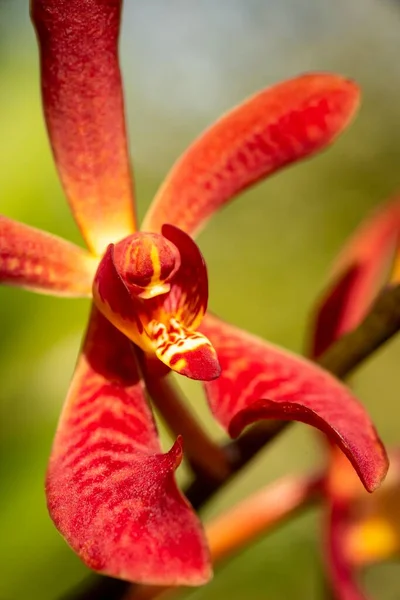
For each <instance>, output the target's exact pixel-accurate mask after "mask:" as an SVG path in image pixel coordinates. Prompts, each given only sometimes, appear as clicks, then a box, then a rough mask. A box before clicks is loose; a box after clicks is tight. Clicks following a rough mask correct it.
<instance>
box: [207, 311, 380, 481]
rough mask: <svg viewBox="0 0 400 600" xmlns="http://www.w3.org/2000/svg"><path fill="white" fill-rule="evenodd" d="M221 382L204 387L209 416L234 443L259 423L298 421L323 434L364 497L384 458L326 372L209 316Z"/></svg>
mask: <svg viewBox="0 0 400 600" xmlns="http://www.w3.org/2000/svg"><path fill="white" fill-rule="evenodd" d="M200 331H201V332H202V333H204V334H205V335H206V336H207V337H208V338H209V339H210V340H211V343H212V344H213V346H214V348H215V349H216V351H217V354H218V359H219V362H220V364H221V369H222V373H221V376H220V377H219V378H218V379H217V380H215V381H213V382H209V383H207V384H206V386H205V387H206V392H207V396H208V401H209V404H210V407H211V410H212V412H213V414H214V416H215V417H216V419H217V420H218V421H219V422H220V423H221V425H222V426H223V427H225V428H226V429H227V430H228V432H229V433H230V435H231V436H232V437H237V436H238V435H239V434H240V433H241V432H242V431H243V429H244V428H245V427H246V426H247V425H250V424H251V423H254V422H255V421H258V420H260V419H280V420H296V421H302V422H304V423H308V424H309V425H313V426H314V427H317V428H318V429H320V430H321V431H323V432H324V433H325V434H326V435H327V436H328V437H329V438H330V439H332V440H333V441H334V442H335V443H336V444H337V445H338V446H339V448H340V449H341V450H342V451H343V452H344V453H345V454H346V456H347V457H348V458H349V460H350V461H351V463H352V464H353V466H354V468H355V469H356V471H357V473H358V475H359V477H360V479H361V481H362V482H363V484H364V486H365V487H366V488H367V490H368V491H373V490H374V489H375V488H377V487H378V486H379V484H380V483H381V481H382V479H383V478H384V476H385V474H386V471H387V468H388V462H387V456H386V453H385V450H384V448H383V446H382V443H381V442H380V440H379V438H378V436H377V433H376V431H375V429H374V427H373V425H372V423H371V421H370V419H369V417H368V415H367V413H366V412H365V410H364V408H363V407H362V405H361V404H360V403H359V402H358V401H357V400H356V398H355V397H354V396H352V394H351V393H350V391H349V390H348V389H347V388H346V387H345V386H344V385H343V384H341V383H340V382H339V381H338V380H337V379H335V378H334V377H333V376H332V375H330V374H329V373H328V372H326V371H324V370H322V369H321V368H320V367H318V366H316V365H313V364H312V363H311V362H309V361H307V360H306V359H303V358H301V357H297V356H295V355H292V354H290V353H289V352H287V351H285V350H282V349H280V348H277V347H275V346H273V345H272V344H269V343H266V342H265V341H263V340H261V339H260V338H257V337H255V336H253V335H250V334H248V333H246V332H244V331H242V330H240V329H237V328H235V327H233V326H231V325H228V324H227V323H224V322H222V321H221V320H219V319H218V318H216V317H214V316H212V315H210V314H207V315H206V317H205V318H204V320H203V323H202V325H201V327H200Z"/></svg>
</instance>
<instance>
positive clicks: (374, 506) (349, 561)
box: [326, 451, 400, 600]
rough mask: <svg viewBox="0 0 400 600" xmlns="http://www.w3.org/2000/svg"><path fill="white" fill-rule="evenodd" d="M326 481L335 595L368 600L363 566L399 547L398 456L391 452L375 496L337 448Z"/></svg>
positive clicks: (329, 562) (390, 555)
mask: <svg viewBox="0 0 400 600" xmlns="http://www.w3.org/2000/svg"><path fill="white" fill-rule="evenodd" d="M332 459H333V460H332V467H331V472H330V476H329V479H328V485H327V490H326V491H327V500H328V513H329V519H328V523H327V525H328V528H327V534H326V565H327V569H328V574H329V578H330V581H331V585H332V589H333V590H334V593H335V598H336V597H337V598H338V599H340V600H366V597H367V596H366V595H365V593H364V592H363V590H362V589H361V586H360V581H359V570H360V569H361V568H362V567H365V566H366V565H368V564H372V563H377V562H381V561H384V560H387V559H390V558H394V557H395V556H397V555H398V553H399V550H400V512H399V500H400V455H399V452H398V451H397V452H392V453H391V454H390V459H391V461H390V469H389V472H388V476H387V478H386V480H385V482H384V484H383V485H382V487H381V488H380V489H379V490H378V491H377V492H376V493H375V494H373V495H372V496H369V495H366V494H365V493H363V490H362V488H361V486H360V484H359V482H357V481H356V480H355V477H354V473H352V472H351V471H350V469H349V465H348V462H347V461H344V460H343V459H342V457H340V456H339V455H338V454H337V453H336V452H332Z"/></svg>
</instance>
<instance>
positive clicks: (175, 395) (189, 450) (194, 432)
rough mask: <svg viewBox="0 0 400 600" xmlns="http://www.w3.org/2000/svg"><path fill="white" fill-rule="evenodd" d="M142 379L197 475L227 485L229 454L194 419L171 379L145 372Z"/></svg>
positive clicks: (144, 370)
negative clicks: (178, 439) (180, 442)
mask: <svg viewBox="0 0 400 600" xmlns="http://www.w3.org/2000/svg"><path fill="white" fill-rule="evenodd" d="M143 376H144V379H145V382H146V388H147V391H148V392H149V394H150V396H151V399H152V400H153V403H154V404H155V406H156V407H157V408H158V410H159V411H160V413H161V415H162V416H163V418H164V420H165V422H166V424H167V425H168V427H169V428H170V430H171V431H172V433H173V434H174V435H175V436H177V435H182V436H183V440H184V448H185V458H187V459H188V461H189V464H190V465H191V467H192V470H193V472H194V473H195V475H203V476H204V477H206V478H210V479H211V480H213V481H215V482H216V483H217V482H220V481H224V480H225V479H226V478H227V477H228V475H229V473H230V471H231V465H230V461H229V460H228V457H227V454H226V452H225V451H224V449H223V448H221V446H219V445H218V444H217V443H216V442H214V441H213V440H212V439H211V438H210V436H209V435H208V433H207V432H206V431H205V430H204V428H203V427H202V425H201V423H200V422H199V420H198V419H197V418H196V417H195V415H193V413H192V411H191V410H190V407H189V405H188V402H187V400H186V398H185V397H184V395H183V394H182V392H181V390H180V389H179V388H178V386H177V385H176V383H175V382H174V380H173V379H172V375H171V374H169V375H164V376H161V377H155V376H152V374H151V373H149V372H148V371H147V370H146V369H145V368H143Z"/></svg>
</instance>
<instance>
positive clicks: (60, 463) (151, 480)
mask: <svg viewBox="0 0 400 600" xmlns="http://www.w3.org/2000/svg"><path fill="white" fill-rule="evenodd" d="M181 459H182V445H181V441H180V440H179V439H178V440H177V442H176V443H175V444H174V446H173V448H172V449H171V450H170V451H169V452H168V453H167V454H161V450H160V445H159V442H158V438H157V432H156V429H155V425H154V422H153V419H152V415H151V412H150V409H149V408H148V406H147V403H146V399H145V395H144V388H143V384H142V382H141V380H140V379H139V376H138V370H137V366H136V362H135V357H134V353H133V347H132V345H131V344H130V342H129V341H128V340H127V338H125V337H124V336H123V335H122V334H120V333H119V332H118V331H117V330H116V329H115V328H114V327H113V326H112V325H111V324H110V323H109V322H108V321H107V320H106V319H105V318H104V317H103V316H102V315H101V314H100V313H99V312H98V311H97V309H94V311H93V313H92V317H91V321H90V325H89V330H88V333H87V337H86V340H85V344H84V348H83V353H82V355H81V357H80V359H79V362H78V366H77V369H76V372H75V376H74V379H73V382H72V386H71V389H70V392H69V395H68V398H67V401H66V404H65V407H64V409H63V412H62V415H61V419H60V423H59V426H58V430H57V434H56V438H55V441H54V446H53V450H52V455H51V459H50V464H49V469H48V474H47V498H48V506H49V510H50V514H51V516H52V518H53V520H54V522H55V524H56V526H57V528H58V529H59V530H60V532H61V533H62V534H63V536H64V537H65V538H66V540H67V541H68V543H69V544H70V546H72V548H73V549H74V550H75V551H76V552H77V553H78V554H79V556H80V557H81V559H82V560H83V561H84V562H85V563H86V564H87V565H88V566H89V567H91V568H93V569H95V570H97V571H100V572H102V573H105V574H108V575H111V576H113V577H119V578H122V579H127V580H129V581H141V582H144V583H157V584H173V585H175V584H180V585H181V584H185V585H187V584H189V585H198V584H201V583H204V582H205V581H207V580H208V579H209V577H210V565H209V558H208V552H207V549H206V547H205V542H204V537H203V531H202V528H201V525H200V522H199V521H198V519H197V517H196V515H195V513H194V512H193V510H192V509H191V507H190V505H189V504H188V503H187V501H186V500H185V499H184V498H183V496H182V495H181V493H180V492H179V490H178V488H177V486H176V483H175V479H174V471H175V469H176V468H177V467H178V465H179V464H180V462H181Z"/></svg>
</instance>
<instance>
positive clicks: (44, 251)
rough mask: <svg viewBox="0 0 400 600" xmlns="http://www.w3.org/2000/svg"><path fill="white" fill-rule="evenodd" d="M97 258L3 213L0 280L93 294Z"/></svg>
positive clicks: (71, 293)
mask: <svg viewBox="0 0 400 600" xmlns="http://www.w3.org/2000/svg"><path fill="white" fill-rule="evenodd" d="M97 264H98V260H96V259H95V258H94V257H93V256H91V255H90V254H89V253H88V252H86V251H85V250H82V249H81V248H79V247H78V246H75V245H74V244H71V243H70V242H67V241H65V240H63V239H61V238H59V237H56V236H54V235H50V234H49V233H45V232H44V231H40V230H39V229H34V228H33V227H28V225H23V224H22V223H18V222H17V221H13V220H12V219H8V218H7V217H4V216H2V215H0V283H5V284H7V285H15V286H18V287H23V288H27V289H29V290H32V291H35V292H42V293H45V294H54V295H62V296H91V294H92V289H91V288H92V281H93V277H94V274H95V272H96V268H97Z"/></svg>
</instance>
